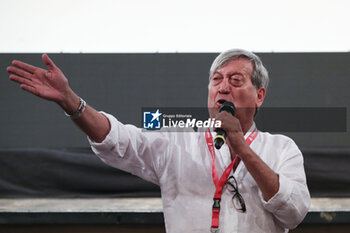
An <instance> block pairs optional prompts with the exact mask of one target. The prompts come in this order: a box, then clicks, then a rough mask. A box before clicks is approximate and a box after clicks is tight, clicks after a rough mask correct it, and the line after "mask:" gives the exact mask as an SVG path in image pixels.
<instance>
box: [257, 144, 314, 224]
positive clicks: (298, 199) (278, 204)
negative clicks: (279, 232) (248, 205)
mask: <svg viewBox="0 0 350 233" xmlns="http://www.w3.org/2000/svg"><path fill="white" fill-rule="evenodd" d="M289 140H290V141H289V142H288V145H287V146H286V148H285V149H284V152H283V154H282V155H281V156H282V158H283V159H282V160H281V164H280V166H279V169H278V171H275V172H276V173H277V174H278V176H279V190H278V192H277V193H276V194H275V195H274V196H273V197H272V198H270V200H268V201H267V202H266V201H265V200H264V199H263V197H262V195H261V192H260V198H261V201H262V203H263V206H264V208H265V209H266V210H268V211H269V212H271V213H272V214H273V215H274V216H275V218H276V220H277V222H279V224H280V225H281V226H282V227H284V228H288V229H294V228H295V227H297V226H298V225H299V224H300V223H301V222H302V220H303V219H304V218H305V216H306V214H307V212H308V210H309V207H310V203H311V198H310V193H309V190H308V187H307V184H306V176H305V170H304V160H303V156H302V153H301V151H300V150H299V148H298V147H297V146H296V144H295V143H294V141H292V140H291V139H289Z"/></svg>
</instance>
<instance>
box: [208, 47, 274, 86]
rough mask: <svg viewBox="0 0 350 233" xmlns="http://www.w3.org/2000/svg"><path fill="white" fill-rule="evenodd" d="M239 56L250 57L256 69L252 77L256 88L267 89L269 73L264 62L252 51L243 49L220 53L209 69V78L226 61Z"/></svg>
mask: <svg viewBox="0 0 350 233" xmlns="http://www.w3.org/2000/svg"><path fill="white" fill-rule="evenodd" d="M239 57H245V58H248V59H249V60H250V61H251V62H252V63H253V65H254V71H253V74H252V77H251V80H252V83H253V85H254V86H255V88H260V87H264V88H265V89H267V86H268V84H269V74H268V72H267V70H266V68H265V67H264V65H263V64H262V62H261V60H260V58H259V57H258V56H257V55H255V54H254V53H252V52H249V51H246V50H243V49H230V50H227V51H224V52H222V53H220V54H219V56H217V57H216V58H215V60H214V61H213V64H212V65H211V67H210V71H209V80H210V78H211V76H212V75H213V73H214V72H215V71H216V70H217V69H219V68H220V67H222V66H223V65H224V64H225V63H226V62H228V61H231V60H235V59H237V58H239Z"/></svg>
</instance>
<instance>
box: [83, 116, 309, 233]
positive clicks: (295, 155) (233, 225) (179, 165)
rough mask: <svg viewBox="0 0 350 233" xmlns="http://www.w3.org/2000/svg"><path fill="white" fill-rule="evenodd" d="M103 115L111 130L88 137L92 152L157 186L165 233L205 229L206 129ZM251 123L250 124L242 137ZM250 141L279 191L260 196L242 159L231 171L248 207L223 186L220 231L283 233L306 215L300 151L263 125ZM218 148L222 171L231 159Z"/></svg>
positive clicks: (208, 199)
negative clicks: (148, 125)
mask: <svg viewBox="0 0 350 233" xmlns="http://www.w3.org/2000/svg"><path fill="white" fill-rule="evenodd" d="M102 113H103V112H102ZM103 114H105V115H106V116H107V117H108V119H109V121H110V124H111V130H110V132H109V134H108V135H107V137H106V138H105V139H104V141H103V142H101V143H96V142H93V141H91V140H90V139H89V138H88V140H89V142H90V144H91V148H92V150H93V151H94V153H95V154H96V155H97V156H99V157H100V158H101V159H102V160H103V161H104V162H105V163H107V164H109V165H110V166H113V167H116V168H118V169H121V170H124V171H126V172H130V173H132V174H134V175H137V176H139V177H141V178H143V179H145V180H148V181H150V182H153V183H155V184H157V185H159V186H160V188H161V195H162V202H163V211H164V218H165V226H166V230H167V232H168V233H180V232H181V233H183V232H201V233H202V232H210V226H211V215H212V205H213V196H214V192H215V185H214V183H213V178H212V157H211V155H210V152H209V150H208V147H207V143H206V139H205V133H204V132H194V131H193V132H161V131H160V132H159V131H157V132H154V131H153V132H150V131H147V132H144V131H142V130H141V129H139V128H136V127H135V126H133V125H123V124H122V123H120V122H119V121H117V119H115V118H114V117H113V116H112V115H109V114H106V113H103ZM254 128H255V124H253V126H252V128H251V129H250V130H249V131H248V132H247V134H246V135H245V137H247V136H249V134H250V131H252V130H253V129H254ZM213 136H214V135H213ZM250 147H251V148H252V150H253V151H254V152H255V153H256V154H257V155H258V156H260V158H261V159H262V160H263V161H264V162H265V163H266V164H267V165H268V166H269V167H270V168H271V169H272V170H273V171H275V172H276V173H277V174H278V175H279V183H280V186H279V191H278V192H277V193H276V194H275V195H274V196H273V197H272V198H271V199H270V200H269V201H268V202H266V201H264V199H263V198H262V194H261V191H260V190H259V188H258V186H257V184H256V182H255V180H254V179H253V177H252V176H251V175H250V173H249V172H248V171H247V169H246V168H245V166H244V164H243V162H241V163H240V164H239V165H238V167H237V169H236V171H235V172H234V176H235V178H236V180H237V183H238V188H239V192H240V194H241V195H242V197H243V199H244V202H245V204H246V209H247V211H246V212H245V213H241V212H239V211H237V210H236V209H235V208H234V207H233V204H232V193H230V192H229V190H227V189H225V188H224V189H223V193H222V198H221V210H220V220H219V221H220V222H219V228H220V232H225V233H226V232H227V233H228V232H230V233H231V232H247V233H248V232H249V233H253V232H269V233H270V232H271V233H274V232H276V233H277V232H288V229H292V228H295V227H296V226H297V225H298V224H299V223H300V222H301V221H302V220H303V219H304V217H305V215H306V214H307V211H308V209H309V206H310V194H309V191H308V188H307V185H306V177H305V171H304V166H303V157H302V154H301V152H300V150H299V149H298V147H297V146H296V144H295V143H294V141H293V140H291V139H290V138H288V137H286V136H283V135H272V134H269V133H264V132H259V133H258V135H257V137H256V138H255V140H254V141H253V142H252V143H251V145H250ZM215 153H216V161H215V163H216V170H217V172H218V176H219V177H221V175H222V173H223V171H224V168H226V167H227V166H228V164H229V163H230V162H231V158H230V154H229V149H228V147H227V145H226V144H225V145H224V146H223V148H221V149H220V151H218V150H216V151H215Z"/></svg>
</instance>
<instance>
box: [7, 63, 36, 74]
mask: <svg viewBox="0 0 350 233" xmlns="http://www.w3.org/2000/svg"><path fill="white" fill-rule="evenodd" d="M12 65H14V66H16V67H18V68H21V69H22V70H25V71H27V72H29V73H31V74H33V73H34V72H35V70H36V69H38V67H35V66H32V65H29V64H27V63H24V62H21V61H18V60H13V61H12Z"/></svg>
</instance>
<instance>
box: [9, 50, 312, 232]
mask: <svg viewBox="0 0 350 233" xmlns="http://www.w3.org/2000/svg"><path fill="white" fill-rule="evenodd" d="M42 58H43V61H44V63H45V64H46V65H47V67H48V68H49V70H43V69H40V68H37V67H34V66H32V65H29V64H26V63H23V62H20V61H13V62H12V65H13V66H12V67H8V68H7V71H8V72H9V73H11V75H10V79H11V80H12V81H15V82H18V83H20V84H21V85H20V87H21V88H22V89H23V90H25V91H28V92H30V93H33V94H35V95H37V96H39V97H41V98H44V99H47V100H50V101H54V102H56V103H57V104H59V105H60V106H61V107H62V108H63V110H64V111H65V112H66V115H68V116H70V118H71V119H72V120H73V121H74V123H75V124H77V125H78V126H79V127H80V128H81V129H82V130H83V131H84V132H85V133H86V134H87V136H88V140H89V142H90V144H91V147H92V150H93V151H94V153H95V154H96V155H97V156H99V157H100V158H101V159H102V160H103V161H104V162H106V163H107V164H109V165H111V166H114V167H117V168H119V169H122V170H124V171H128V172H130V173H132V174H135V175H137V176H139V177H142V178H143V179H145V180H148V181H151V182H153V183H155V184H158V185H159V186H160V188H161V193H162V201H163V209H164V215H165V225H166V229H167V232H210V231H212V232H218V231H219V232H288V229H291V228H295V227H296V226H297V225H298V224H299V223H300V222H301V221H302V220H303V218H304V217H305V215H306V213H307V211H308V208H309V205H310V195H309V191H308V188H307V185H306V178H305V172H304V167H303V157H302V154H301V152H300V150H299V149H298V147H297V146H296V144H295V143H294V142H293V140H291V139H290V138H288V137H286V136H283V135H271V134H269V133H264V132H260V131H258V130H257V128H256V125H255V123H254V121H253V119H254V115H255V114H256V111H257V109H258V108H259V107H260V106H261V105H262V103H263V101H264V98H265V95H266V88H267V85H268V73H267V71H266V69H265V68H264V66H263V64H262V62H261V61H260V59H259V58H258V57H257V56H256V55H254V54H253V53H250V52H248V51H245V50H239V49H234V50H228V51H225V52H223V53H221V54H220V55H219V56H218V57H217V58H216V59H215V61H214V62H213V65H212V67H211V69H210V80H209V86H208V91H209V93H208V109H209V113H210V117H212V118H215V119H216V120H220V121H221V123H222V124H221V128H222V129H223V130H225V132H226V134H227V138H226V144H224V145H223V146H222V147H221V148H220V149H219V150H217V149H215V148H214V146H213V137H214V136H215V135H216V132H215V130H216V129H207V130H203V131H200V132H192V133H181V132H180V133H179V132H162V131H160V132H156V133H145V132H143V131H142V130H141V129H138V128H136V127H134V126H132V125H124V124H122V123H121V122H119V121H118V120H117V119H116V118H115V117H113V116H111V115H109V114H107V113H104V112H97V111H96V110H94V109H93V108H92V107H90V106H89V105H86V103H85V101H84V100H82V99H81V98H80V97H78V96H77V95H76V94H75V93H74V92H73V91H72V90H71V89H70V87H69V85H68V80H67V79H66V77H65V76H64V74H63V73H62V72H61V71H60V69H59V68H58V67H57V66H56V65H55V64H54V63H53V62H52V61H51V60H50V58H49V57H48V56H47V55H46V54H44V55H43V57H42ZM224 101H229V102H232V103H234V105H235V106H236V112H235V114H234V116H233V115H231V114H229V113H228V112H226V111H222V112H219V109H220V108H221V106H222V104H223V102H224Z"/></svg>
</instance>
